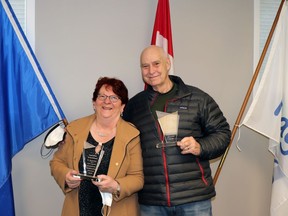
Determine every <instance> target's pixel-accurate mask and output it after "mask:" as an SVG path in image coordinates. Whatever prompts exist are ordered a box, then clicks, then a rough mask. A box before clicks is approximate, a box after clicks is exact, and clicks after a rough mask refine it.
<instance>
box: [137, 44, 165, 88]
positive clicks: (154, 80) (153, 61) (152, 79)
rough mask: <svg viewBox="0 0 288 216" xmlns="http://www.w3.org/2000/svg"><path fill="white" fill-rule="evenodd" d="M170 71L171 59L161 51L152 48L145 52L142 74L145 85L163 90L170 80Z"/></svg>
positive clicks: (142, 61)
mask: <svg viewBox="0 0 288 216" xmlns="http://www.w3.org/2000/svg"><path fill="white" fill-rule="evenodd" d="M169 69H170V61H169V58H168V57H166V56H165V55H164V53H163V52H162V51H161V50H160V49H157V48H155V47H150V48H148V49H146V50H144V51H143V53H142V55H141V72H142V78H143V80H144V82H145V83H147V84H148V85H151V86H152V87H153V88H154V89H156V90H157V89H158V88H161V86H164V85H165V83H166V82H167V81H168V80H169V78H168V72H169Z"/></svg>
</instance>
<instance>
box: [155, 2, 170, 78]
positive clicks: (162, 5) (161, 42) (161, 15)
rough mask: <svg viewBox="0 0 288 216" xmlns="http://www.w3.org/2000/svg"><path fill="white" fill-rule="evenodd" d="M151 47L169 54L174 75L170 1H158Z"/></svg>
mask: <svg viewBox="0 0 288 216" xmlns="http://www.w3.org/2000/svg"><path fill="white" fill-rule="evenodd" d="M151 45H156V46H160V47H162V48H163V49H164V50H165V51H166V52H167V53H168V54H169V58H170V61H171V69H170V71H169V73H170V74H174V62H173V58H174V54H173V44H172V31H171V21H170V6H169V0H158V6H157V11H156V17H155V23H154V28H153V34H152V40H151Z"/></svg>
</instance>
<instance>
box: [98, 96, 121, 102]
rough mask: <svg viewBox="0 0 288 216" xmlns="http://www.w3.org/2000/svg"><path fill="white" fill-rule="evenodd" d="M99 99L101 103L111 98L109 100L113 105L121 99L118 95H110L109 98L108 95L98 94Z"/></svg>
mask: <svg viewBox="0 0 288 216" xmlns="http://www.w3.org/2000/svg"><path fill="white" fill-rule="evenodd" d="M97 98H98V99H99V100H100V101H105V100H106V99H107V98H109V100H110V101H111V102H112V103H116V102H117V101H118V100H119V99H120V98H119V97H118V96H116V95H110V96H107V95H104V94H98V95H97Z"/></svg>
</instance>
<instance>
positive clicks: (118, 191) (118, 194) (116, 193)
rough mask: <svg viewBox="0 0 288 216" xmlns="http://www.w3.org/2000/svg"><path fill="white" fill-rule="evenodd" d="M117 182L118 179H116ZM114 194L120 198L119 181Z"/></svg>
mask: <svg viewBox="0 0 288 216" xmlns="http://www.w3.org/2000/svg"><path fill="white" fill-rule="evenodd" d="M116 182H117V181H116ZM112 194H113V196H115V197H116V198H118V197H119V196H120V184H119V183H118V182H117V189H116V191H114V192H113V193H112Z"/></svg>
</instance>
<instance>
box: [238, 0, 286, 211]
mask: <svg viewBox="0 0 288 216" xmlns="http://www.w3.org/2000/svg"><path fill="white" fill-rule="evenodd" d="M287 27H288V11H287V3H286V2H285V3H284V5H283V8H282V11H281V14H280V17H279V21H278V24H277V27H276V29H275V32H274V36H273V41H272V43H271V50H270V53H269V56H268V59H267V64H266V67H265V69H264V73H263V76H262V79H261V82H260V84H259V87H258V89H257V92H256V95H255V97H254V99H253V101H252V103H251V106H250V108H249V110H248V111H247V114H246V116H245V118H244V120H243V124H244V125H246V126H247V127H249V128H251V129H253V130H255V131H257V132H259V133H261V134H263V135H265V136H267V137H268V138H269V139H270V142H269V150H270V151H271V152H272V153H273V155H274V156H275V160H274V162H275V163H274V176H273V185H272V197H271V207H270V215H271V216H286V215H287V214H288V178H287V177H288V110H287V108H288V89H287V87H288V41H287V39H288V32H287V31H288V28H287Z"/></svg>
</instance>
